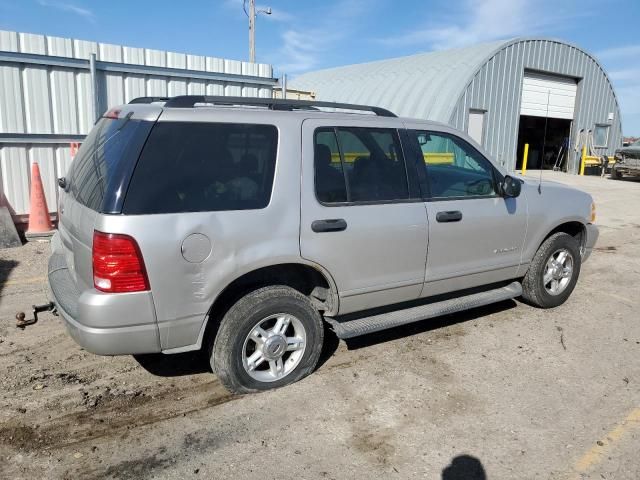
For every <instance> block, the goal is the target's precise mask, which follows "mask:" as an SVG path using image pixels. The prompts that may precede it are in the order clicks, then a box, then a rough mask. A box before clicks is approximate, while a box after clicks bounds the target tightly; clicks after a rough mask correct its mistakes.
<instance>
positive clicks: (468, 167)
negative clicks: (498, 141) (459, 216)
mask: <svg viewBox="0 0 640 480" xmlns="http://www.w3.org/2000/svg"><path fill="white" fill-rule="evenodd" d="M415 134H416V136H417V140H418V144H419V145H420V149H421V150H422V156H423V163H424V168H425V169H426V178H427V182H428V187H429V193H430V195H431V197H432V198H459V197H478V196H493V195H496V186H495V179H494V172H493V166H492V165H491V163H490V162H489V161H488V160H487V159H486V158H484V157H483V156H482V155H481V154H480V153H479V152H478V151H477V150H476V149H475V148H473V147H472V146H471V145H469V144H468V143H467V142H465V141H464V140H462V139H460V138H458V137H455V136H453V135H448V134H445V133H434V132H427V131H416V132H415Z"/></svg>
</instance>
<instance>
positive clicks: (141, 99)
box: [129, 97, 169, 104]
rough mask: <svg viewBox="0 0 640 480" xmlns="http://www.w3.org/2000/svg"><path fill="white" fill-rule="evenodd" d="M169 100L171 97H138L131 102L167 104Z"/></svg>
mask: <svg viewBox="0 0 640 480" xmlns="http://www.w3.org/2000/svg"><path fill="white" fill-rule="evenodd" d="M168 100H169V97H138V98H134V99H133V100H131V101H130V102H129V104H132V103H154V102H166V101H168Z"/></svg>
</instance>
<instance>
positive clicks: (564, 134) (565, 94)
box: [516, 72, 578, 170]
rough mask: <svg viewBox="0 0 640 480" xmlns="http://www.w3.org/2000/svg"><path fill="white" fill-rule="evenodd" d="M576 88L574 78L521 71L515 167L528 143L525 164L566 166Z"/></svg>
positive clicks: (532, 166)
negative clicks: (522, 75)
mask: <svg viewBox="0 0 640 480" xmlns="http://www.w3.org/2000/svg"><path fill="white" fill-rule="evenodd" d="M577 90H578V85H577V82H576V79H575V78H568V77H561V76H557V75H549V74H543V73H537V72H525V74H524V78H523V81H522V101H521V106H520V127H519V130H518V150H517V152H518V158H517V160H516V168H522V160H523V154H524V146H525V144H527V143H528V144H529V158H528V161H527V168H534V169H540V168H541V169H552V168H556V169H559V170H566V165H567V159H568V155H567V150H568V146H569V144H570V142H569V137H570V135H571V122H572V120H573V114H574V109H575V103H576V93H577Z"/></svg>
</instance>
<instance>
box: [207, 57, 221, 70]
mask: <svg viewBox="0 0 640 480" xmlns="http://www.w3.org/2000/svg"><path fill="white" fill-rule="evenodd" d="M206 70H207V72H219V73H224V71H225V70H224V59H222V58H215V57H207V58H206Z"/></svg>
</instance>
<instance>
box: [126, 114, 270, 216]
mask: <svg viewBox="0 0 640 480" xmlns="http://www.w3.org/2000/svg"><path fill="white" fill-rule="evenodd" d="M277 146H278V130H277V129H276V127H275V126H273V125H252V124H241V123H200V122H197V123H196V122H158V123H156V125H155V126H154V127H153V129H152V130H151V134H150V135H149V138H148V139H147V143H146V144H145V146H144V149H143V150H142V154H141V155H140V159H139V160H138V164H137V165H136V168H135V170H134V172H133V176H132V178H131V182H130V184H129V188H128V190H127V195H126V198H125V201H124V207H123V212H124V213H128V214H151V213H177V212H207V211H220V210H250V209H259V208H265V207H266V206H267V205H268V204H269V199H270V198H271V189H272V186H273V177H274V172H275V164H276V155H277Z"/></svg>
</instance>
